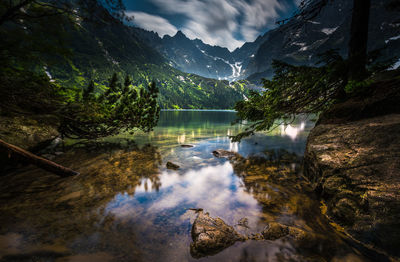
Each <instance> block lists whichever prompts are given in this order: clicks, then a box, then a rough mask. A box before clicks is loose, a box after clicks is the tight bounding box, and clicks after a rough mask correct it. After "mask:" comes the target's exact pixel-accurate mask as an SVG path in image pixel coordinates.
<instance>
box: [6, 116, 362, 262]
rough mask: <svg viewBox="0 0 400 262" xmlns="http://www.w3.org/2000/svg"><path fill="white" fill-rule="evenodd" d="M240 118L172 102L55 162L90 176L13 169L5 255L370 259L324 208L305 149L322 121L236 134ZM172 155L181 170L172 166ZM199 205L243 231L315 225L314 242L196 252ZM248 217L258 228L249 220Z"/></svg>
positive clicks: (243, 244) (265, 243) (57, 258)
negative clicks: (230, 156)
mask: <svg viewBox="0 0 400 262" xmlns="http://www.w3.org/2000/svg"><path fill="white" fill-rule="evenodd" d="M235 118H236V116H235V113H234V112H229V111H164V112H161V117H160V122H159V125H158V127H157V128H156V129H155V130H154V131H153V132H151V133H150V134H136V135H134V136H129V135H120V136H118V137H113V138H107V139H104V140H102V141H99V142H97V143H78V144H74V145H72V144H71V143H68V144H69V145H68V146H67V148H66V149H65V150H64V151H65V152H64V153H63V154H61V153H57V155H58V156H57V157H56V158H55V159H54V161H56V162H58V163H61V164H63V165H66V166H69V167H71V168H73V169H74V170H77V171H79V172H80V173H81V175H80V176H78V177H74V178H65V179H60V178H58V177H57V176H54V175H52V174H50V173H47V172H44V171H42V170H40V169H36V168H33V167H28V168H23V169H21V170H18V171H16V172H14V173H12V174H9V175H7V176H5V177H1V178H0V203H1V206H0V259H1V258H2V259H3V260H2V261H57V262H60V261H197V260H199V261H368V259H367V258H366V256H364V255H363V254H362V253H363V252H364V251H365V250H363V249H362V248H360V247H358V246H357V245H356V244H354V243H353V242H352V241H351V240H349V239H348V238H347V237H346V236H345V235H344V234H343V233H341V230H340V227H338V226H337V225H335V224H333V223H331V222H330V221H329V220H328V219H327V218H326V217H325V216H324V215H323V214H322V213H323V212H324V206H323V204H321V203H320V202H319V201H318V200H316V198H315V197H314V196H313V194H312V193H311V191H312V190H311V189H310V188H308V186H307V183H306V182H305V181H304V180H303V179H302V177H301V173H299V170H300V160H299V159H298V158H296V157H295V156H294V155H298V156H301V155H302V154H303V152H304V149H305V144H306V138H307V135H308V133H309V131H310V129H311V128H312V127H313V123H312V122H311V121H306V120H303V121H302V120H298V121H297V122H296V123H294V124H293V125H290V126H286V127H284V126H281V127H277V128H276V129H275V130H274V131H272V132H270V133H265V134H256V135H255V136H253V137H250V138H247V139H245V140H243V141H242V142H241V143H232V142H231V141H230V140H229V138H228V136H229V135H234V134H237V133H238V132H239V131H240V130H243V128H244V127H245V125H235V126H232V125H231V122H232V121H234V120H235ZM182 144H191V145H194V147H192V148H184V147H181V145H182ZM216 149H225V150H229V151H233V152H237V153H238V154H240V155H242V156H243V157H246V158H248V159H249V163H250V165H247V167H246V168H243V167H240V166H238V165H236V164H235V163H231V162H229V161H228V160H226V159H219V158H216V157H214V156H213V155H212V151H213V150H216ZM57 150H58V151H61V149H57ZM263 159H269V160H271V159H272V160H274V162H271V161H267V160H263ZM276 160H279V161H276ZM168 161H171V162H173V163H176V164H178V165H179V166H180V169H179V170H176V171H173V170H168V169H167V168H166V163H167V162H168ZM190 208H203V209H204V210H205V211H206V212H209V213H210V216H212V217H220V218H221V219H223V220H224V221H225V222H226V223H227V224H229V225H232V226H234V227H235V229H236V230H238V231H239V232H240V233H242V234H251V233H257V232H261V231H262V229H263V228H264V227H265V226H266V225H267V224H268V223H269V222H279V223H282V224H285V225H291V226H296V227H298V228H301V229H303V230H305V231H307V232H309V233H310V234H312V235H313V238H314V241H312V242H310V243H308V244H307V245H298V244H297V243H295V242H293V241H292V240H291V239H288V238H281V239H278V240H275V241H266V240H263V241H255V240H251V241H246V242H238V243H236V244H235V245H233V246H231V247H229V248H227V249H225V250H223V251H221V252H220V253H218V254H216V255H213V256H208V257H203V258H200V259H194V258H192V256H191V254H190V243H191V242H192V240H191V235H190V231H191V226H192V223H193V221H194V219H195V218H196V214H195V212H193V211H191V210H190ZM243 218H247V219H248V228H245V227H241V226H239V225H238V221H239V220H240V219H243ZM360 250H361V251H360ZM367 253H368V252H367Z"/></svg>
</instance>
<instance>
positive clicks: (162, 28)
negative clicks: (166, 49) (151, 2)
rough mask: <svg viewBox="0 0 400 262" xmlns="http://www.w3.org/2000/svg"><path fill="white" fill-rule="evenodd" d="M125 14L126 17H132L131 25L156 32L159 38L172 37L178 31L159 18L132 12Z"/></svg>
mask: <svg viewBox="0 0 400 262" xmlns="http://www.w3.org/2000/svg"><path fill="white" fill-rule="evenodd" d="M125 14H126V15H127V16H128V17H134V20H133V23H134V24H136V25H137V26H139V27H141V28H143V29H146V30H149V31H154V32H157V33H158V34H159V35H160V36H164V35H170V36H174V35H175V34H176V32H177V31H178V29H177V28H176V27H175V26H174V25H172V24H171V23H170V22H168V20H166V19H164V18H162V17H160V16H156V15H151V14H147V13H144V12H132V11H129V12H126V13H125Z"/></svg>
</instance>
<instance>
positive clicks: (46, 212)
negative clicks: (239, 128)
mask: <svg viewBox="0 0 400 262" xmlns="http://www.w3.org/2000/svg"><path fill="white" fill-rule="evenodd" d="M57 161H58V162H60V163H62V164H66V165H70V166H73V168H75V169H76V170H78V171H79V172H80V173H81V175H80V176H78V177H73V178H68V179H64V180H59V179H58V180H57V179H55V177H54V176H53V175H51V174H48V173H46V172H44V171H41V170H39V169H33V170H30V171H26V172H23V173H20V174H14V175H12V176H7V177H4V178H3V179H2V180H1V181H0V190H1V191H0V192H4V193H5V192H6V194H4V196H6V197H3V196H2V197H1V198H0V203H1V204H0V213H1V214H2V215H1V216H0V224H1V226H0V234H5V233H7V232H25V233H26V236H27V239H28V242H30V243H35V242H37V243H58V244H60V243H61V244H62V245H67V244H70V243H73V242H74V241H78V242H79V239H80V238H83V239H85V238H87V237H89V236H91V235H92V234H95V233H100V234H99V236H98V237H97V238H96V240H95V241H94V242H93V243H92V242H91V241H83V239H81V240H82V241H83V243H84V245H89V246H87V247H84V246H81V247H80V248H79V249H83V250H85V253H86V252H88V253H91V252H98V250H96V249H100V250H102V248H106V249H107V250H113V251H115V253H116V254H118V255H120V254H121V255H127V256H132V257H133V256H135V258H136V259H137V258H138V257H139V256H140V253H141V251H140V249H139V247H138V245H137V243H139V242H138V241H137V240H136V236H135V235H136V234H135V232H136V229H137V228H136V227H135V225H129V226H128V225H123V224H121V223H117V224H116V223H114V222H115V219H116V218H115V216H114V215H113V214H112V213H110V212H108V211H107V204H108V203H109V202H110V201H112V200H113V199H115V197H116V196H117V195H118V194H125V193H126V194H129V195H131V196H133V195H134V194H135V188H136V187H137V186H139V185H140V184H141V183H142V181H143V180H144V179H146V180H149V181H151V184H152V189H153V190H158V189H159V188H160V187H161V181H160V178H159V174H160V171H159V165H160V164H161V156H160V154H159V152H158V150H157V148H155V147H153V146H150V145H146V146H144V147H142V148H139V147H138V146H137V145H136V144H134V143H125V144H124V145H118V146H117V145H116V144H113V143H105V142H103V143H95V144H94V143H91V144H87V145H83V144H80V145H79V146H75V148H74V150H73V151H72V152H67V153H66V154H64V155H63V156H61V157H60V158H59V159H57ZM7 196H8V197H7ZM116 226H117V227H118V228H119V229H118V228H115V227H116ZM120 227H121V228H123V229H124V230H123V232H120V231H121V230H120ZM115 232H119V233H120V234H116V233H115ZM24 236H25V235H24ZM110 239H115V241H113V242H111V243H109V242H108V241H110ZM127 239H129V241H130V242H129V243H127V242H126V241H127ZM107 240H108V241H107ZM87 243H89V244H87ZM82 245H83V244H82ZM74 248H76V247H74ZM128 250H129V251H130V253H131V254H122V253H123V252H127V251H128ZM131 251H132V252H131ZM128 260H129V259H128Z"/></svg>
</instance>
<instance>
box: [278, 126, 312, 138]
mask: <svg viewBox="0 0 400 262" xmlns="http://www.w3.org/2000/svg"><path fill="white" fill-rule="evenodd" d="M280 127H281V136H289V137H290V138H291V139H292V140H296V138H297V136H298V135H299V134H300V132H302V131H304V129H305V127H306V123H305V122H304V121H303V122H301V124H300V126H293V125H281V126H280Z"/></svg>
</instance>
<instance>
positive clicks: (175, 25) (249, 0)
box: [124, 0, 299, 50]
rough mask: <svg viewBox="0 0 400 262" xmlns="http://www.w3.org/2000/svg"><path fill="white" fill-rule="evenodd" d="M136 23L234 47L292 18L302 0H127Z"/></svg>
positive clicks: (212, 43)
mask: <svg viewBox="0 0 400 262" xmlns="http://www.w3.org/2000/svg"><path fill="white" fill-rule="evenodd" d="M124 2H125V4H126V7H127V15H129V16H134V24H135V25H137V26H139V27H141V28H144V29H147V30H150V31H155V32H157V33H158V34H159V35H160V36H164V35H166V34H167V35H171V36H173V35H175V33H176V32H177V31H178V30H182V31H183V33H184V34H185V35H186V36H187V37H189V38H191V39H195V38H199V39H201V40H203V42H205V43H207V44H211V45H219V46H223V47H227V48H229V49H230V50H234V49H235V48H237V47H240V46H241V45H243V43H245V42H249V41H254V40H255V39H256V38H257V36H259V35H260V34H263V33H265V32H266V31H268V30H269V29H271V28H274V27H275V21H277V20H279V19H282V18H285V17H288V16H290V14H291V13H292V12H293V11H294V9H295V7H296V3H298V2H299V0H124Z"/></svg>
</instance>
